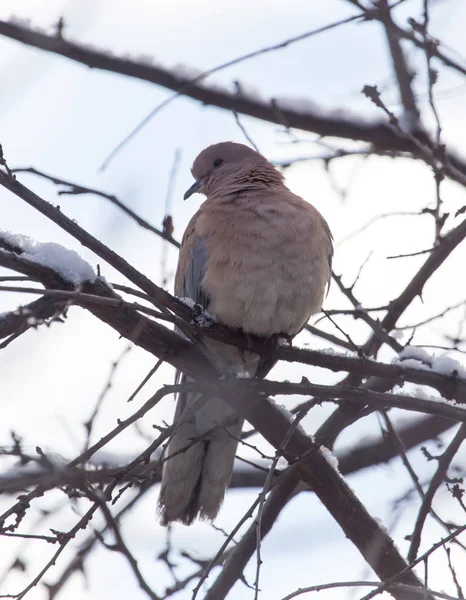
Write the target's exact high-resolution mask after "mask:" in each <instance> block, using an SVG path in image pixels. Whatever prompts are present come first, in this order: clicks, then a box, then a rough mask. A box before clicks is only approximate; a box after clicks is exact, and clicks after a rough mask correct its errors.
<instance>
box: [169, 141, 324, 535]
mask: <svg viewBox="0 0 466 600" xmlns="http://www.w3.org/2000/svg"><path fill="white" fill-rule="evenodd" d="M191 172H192V175H193V177H194V179H195V182H194V183H193V185H192V186H191V187H190V188H189V190H188V191H187V192H186V194H185V195H184V199H185V200H187V199H188V198H189V197H190V196H191V195H192V194H194V193H200V194H203V195H205V196H206V199H205V200H204V202H203V203H202V205H201V206H200V208H199V210H198V211H197V212H196V214H195V215H194V216H193V217H192V219H191V220H190V222H189V224H188V226H187V228H186V231H185V233H184V236H183V239H182V243H181V248H180V254H179V260H178V268H177V272H176V276H175V294H176V296H178V297H180V298H189V299H190V300H191V301H193V302H195V303H197V304H200V305H201V306H202V307H203V308H204V309H205V310H206V311H208V312H209V313H210V314H211V315H213V316H214V317H215V318H216V320H217V321H218V322H219V323H222V324H223V325H225V326H226V327H229V328H231V329H232V330H239V331H242V332H243V333H244V334H246V335H251V336H256V337H259V338H265V339H269V338H272V337H274V336H277V337H279V336H284V337H286V338H287V339H291V338H293V337H294V336H295V335H296V334H297V333H299V332H300V331H301V329H302V328H303V327H304V325H305V324H306V323H307V321H308V320H309V318H310V317H311V316H312V315H313V314H315V313H317V312H318V311H319V310H320V309H321V307H322V303H323V300H324V296H325V292H326V289H327V288H328V285H329V283H330V278H331V269H332V256H333V244H332V235H331V232H330V229H329V226H328V224H327V223H326V221H325V219H324V218H323V217H322V215H321V214H320V213H319V211H318V210H317V209H316V208H315V207H314V206H313V205H312V204H310V203H309V202H307V201H305V200H304V199H303V198H301V197H299V196H297V195H296V194H294V193H293V192H291V191H290V190H289V189H288V188H287V187H286V185H285V183H284V177H283V175H282V174H281V173H280V172H279V171H278V170H277V169H276V168H275V167H274V166H273V165H272V164H271V163H270V162H269V161H268V160H267V159H266V158H265V157H264V156H262V155H261V154H259V153H258V152H256V151H255V150H253V149H251V148H249V147H248V146H245V145H243V144H238V143H234V142H222V143H218V144H214V145H212V146H209V147H208V148H206V149H205V150H203V151H202V152H201V153H200V154H199V155H198V157H197V158H196V159H195V161H194V163H193V166H192V170H191ZM201 343H202V344H203V345H204V346H205V349H206V350H207V351H208V353H209V354H208V355H209V356H210V357H211V360H212V361H213V363H214V365H215V366H216V368H217V369H218V371H219V373H220V374H221V375H223V376H235V377H249V378H253V377H263V376H264V375H265V374H266V373H267V371H268V370H269V369H270V367H271V366H272V365H273V361H272V363H271V362H270V359H268V363H267V360H265V359H261V358H260V357H259V356H258V355H257V354H254V353H253V352H249V351H242V350H240V349H238V348H236V347H234V346H231V345H228V344H226V343H224V342H220V341H217V340H213V339H211V338H208V337H207V336H202V340H201ZM177 380H178V381H186V380H187V379H186V377H185V376H184V375H183V374H178V375H177ZM243 423H244V418H243V416H241V415H239V414H236V413H235V412H234V410H233V409H232V408H231V407H230V406H229V405H228V404H227V403H226V402H225V401H223V400H222V399H221V398H216V397H205V395H202V394H200V393H195V392H181V393H180V394H179V395H178V398H177V405H176V410H175V417H174V422H173V434H172V437H171V440H170V442H169V446H168V449H167V452H166V460H165V462H164V466H163V472H162V484H161V490H160V497H159V509H160V513H161V519H162V523H163V524H165V525H166V524H169V523H171V522H173V521H180V522H182V523H184V524H186V525H189V524H191V523H192V522H193V521H194V519H196V518H201V519H209V520H213V519H214V518H215V517H216V515H217V513H218V511H219V509H220V507H221V505H222V502H223V499H224V496H225V492H226V489H227V488H228V485H229V482H230V478H231V475H232V471H233V463H234V459H235V454H236V449H237V446H238V442H239V440H240V436H241V430H242V427H243Z"/></svg>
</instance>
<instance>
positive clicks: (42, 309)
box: [0, 297, 66, 339]
mask: <svg viewBox="0 0 466 600" xmlns="http://www.w3.org/2000/svg"><path fill="white" fill-rule="evenodd" d="M61 304H62V305H63V304H64V305H66V302H65V303H61ZM60 312H61V311H60V302H57V300H56V298H53V297H44V298H39V300H34V302H30V303H29V304H26V305H25V306H19V307H18V308H17V309H15V310H12V311H11V312H9V313H4V314H2V315H0V339H2V338H5V337H7V336H10V335H17V334H21V333H24V332H25V331H27V330H28V329H31V327H37V326H38V325H40V324H42V323H44V322H45V321H47V320H48V319H51V318H52V317H56V316H57V315H58V314H59V313H60Z"/></svg>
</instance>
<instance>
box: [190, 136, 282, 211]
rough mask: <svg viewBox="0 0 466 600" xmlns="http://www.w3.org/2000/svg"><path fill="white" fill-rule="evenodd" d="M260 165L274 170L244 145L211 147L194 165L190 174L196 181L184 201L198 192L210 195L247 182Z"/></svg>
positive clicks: (227, 143) (229, 143)
mask: <svg viewBox="0 0 466 600" xmlns="http://www.w3.org/2000/svg"><path fill="white" fill-rule="evenodd" d="M261 165H264V166H269V167H270V168H271V169H273V170H274V171H275V169H274V167H273V166H272V165H271V164H270V163H269V162H268V161H267V159H266V158H264V157H263V156H262V155H261V154H259V153H258V152H256V151H255V150H253V149H252V148H249V147H248V146H245V145H244V144H236V143H234V142H221V143H220V144H214V145H212V146H209V147H208V148H206V149H205V150H203V151H202V152H201V153H200V154H199V156H198V157H197V158H196V160H195V161H194V163H193V167H192V169H191V173H192V174H193V177H194V179H195V180H196V181H195V182H194V183H193V185H192V186H191V187H190V188H189V190H188V191H187V192H186V193H185V195H184V199H185V200H186V199H187V198H189V197H190V196H191V195H192V194H195V193H200V194H205V195H206V196H210V195H212V194H215V193H216V192H217V191H219V190H221V189H222V188H223V187H227V186H229V185H231V184H238V183H240V182H241V181H244V182H245V183H247V181H248V175H249V174H250V173H251V172H252V171H254V170H255V169H256V168H257V167H259V166H261Z"/></svg>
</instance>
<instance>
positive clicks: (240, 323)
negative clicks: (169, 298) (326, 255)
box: [202, 223, 326, 337]
mask: <svg viewBox="0 0 466 600" xmlns="http://www.w3.org/2000/svg"><path fill="white" fill-rule="evenodd" d="M208 254H209V260H208V262H207V268H206V272H205V276H204V279H203V282H202V287H203V289H204V290H205V291H206V293H207V295H208V296H209V298H210V303H209V312H211V313H212V314H214V315H215V316H216V317H217V319H218V320H219V321H220V322H222V323H224V324H225V325H227V326H229V327H233V328H241V329H242V330H243V331H244V332H246V333H251V334H254V335H258V336H264V337H268V336H270V335H272V334H274V333H284V334H287V335H294V334H296V333H297V332H298V331H299V330H300V329H301V328H302V327H303V325H304V324H305V323H306V322H307V320H308V319H309V317H310V316H311V315H312V314H313V313H315V312H317V311H318V310H319V309H320V307H321V305H322V300H323V296H324V289H325V284H326V275H325V273H324V272H323V269H322V265H321V262H322V261H321V256H320V253H319V252H317V251H316V248H315V247H314V246H313V243H312V239H309V238H308V237H307V236H303V235H302V232H298V231H294V232H293V231H290V230H288V231H287V230H286V229H283V228H273V227H268V228H266V230H264V231H262V232H260V228H259V227H258V224H257V223H249V224H248V226H246V227H245V231H243V232H242V234H241V235H237V234H236V232H235V231H229V232H224V234H223V236H221V237H218V238H217V239H216V240H215V243H213V244H211V245H210V251H209V253H208Z"/></svg>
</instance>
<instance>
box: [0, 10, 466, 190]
mask: <svg viewBox="0 0 466 600" xmlns="http://www.w3.org/2000/svg"><path fill="white" fill-rule="evenodd" d="M375 12H377V11H375ZM356 18H359V17H356ZM374 18H375V15H374ZM0 35H4V36H6V37H9V38H12V39H15V40H17V41H19V42H21V43H24V44H26V45H29V46H33V47H35V48H40V49H42V50H46V51H48V52H53V53H55V54H60V55H62V56H66V57H67V58H70V59H71V60H74V61H77V62H80V63H82V64H85V65H87V66H89V67H92V68H96V69H103V70H106V71H111V72H114V73H119V74H121V75H126V76H129V77H134V78H137V79H141V80H144V81H149V82H151V83H155V84H156V85H160V86H162V87H165V88H167V89H170V90H173V91H175V92H177V93H180V94H182V95H184V96H187V97H189V98H192V99H194V100H197V101H199V102H201V103H202V104H203V105H210V106H217V107H218V108H223V109H226V110H230V111H232V110H235V111H236V112H237V113H240V114H244V115H248V116H251V117H255V118H257V119H261V120H263V121H267V122H270V123H275V124H277V125H282V124H283V122H286V123H287V126H288V127H292V128H296V129H301V130H302V131H310V132H313V133H317V134H318V135H320V136H332V137H340V138H345V139H351V140H357V141H363V142H369V143H371V144H373V145H374V146H375V147H376V148H378V149H382V150H393V151H395V152H409V153H411V154H413V155H415V156H418V155H419V154H420V152H419V148H418V147H417V146H416V144H414V143H413V142H412V141H411V140H409V139H406V138H404V137H402V136H400V135H398V133H397V132H395V131H394V130H393V128H392V127H391V126H390V125H389V124H388V123H386V122H381V121H372V122H368V121H363V120H360V119H357V118H355V117H353V118H351V117H349V116H346V117H345V116H341V115H338V116H337V115H336V113H335V114H332V113H330V114H325V111H322V110H321V109H320V108H317V109H312V108H311V107H310V108H309V109H306V110H303V109H302V108H300V109H299V110H298V109H293V108H288V105H287V106H284V105H283V102H282V105H280V103H279V102H277V101H276V100H272V101H270V102H267V101H262V100H260V99H256V98H254V97H251V96H247V95H246V94H241V95H240V94H235V93H231V92H229V91H227V90H223V89H220V88H219V87H218V86H211V87H209V86H207V85H205V84H203V83H202V82H200V83H192V80H190V79H187V78H185V77H183V76H181V75H178V74H177V73H176V72H172V71H170V70H169V69H164V68H162V67H158V66H153V65H148V64H143V63H138V62H137V61H133V60H129V59H123V58H118V57H115V56H111V55H109V54H106V53H105V52H101V51H98V50H94V49H92V48H89V47H86V46H83V45H80V44H76V43H73V42H69V41H66V40H64V39H63V38H60V37H56V36H49V35H46V34H43V33H40V32H39V31H35V30H33V29H30V28H27V27H23V26H20V25H15V24H13V23H9V22H6V21H0ZM291 105H292V101H291V103H290V106H291ZM420 139H422V141H423V142H424V143H425V144H427V145H431V146H432V147H433V143H431V141H430V139H429V138H428V136H427V134H426V133H423V134H422V136H421V138H420ZM421 154H422V153H421ZM421 157H422V158H425V157H423V156H421ZM446 157H447V159H448V162H449V163H450V164H451V165H452V166H453V167H454V168H455V169H456V170H457V171H458V172H459V173H460V174H461V175H462V176H463V177H466V161H465V160H464V159H462V158H459V157H458V156H456V155H455V154H454V153H448V152H446ZM448 176H450V177H451V178H453V179H454V180H458V178H457V177H455V173H454V172H451V173H449V174H448Z"/></svg>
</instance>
